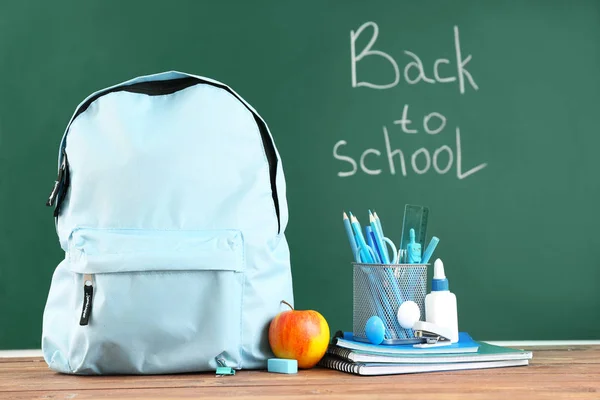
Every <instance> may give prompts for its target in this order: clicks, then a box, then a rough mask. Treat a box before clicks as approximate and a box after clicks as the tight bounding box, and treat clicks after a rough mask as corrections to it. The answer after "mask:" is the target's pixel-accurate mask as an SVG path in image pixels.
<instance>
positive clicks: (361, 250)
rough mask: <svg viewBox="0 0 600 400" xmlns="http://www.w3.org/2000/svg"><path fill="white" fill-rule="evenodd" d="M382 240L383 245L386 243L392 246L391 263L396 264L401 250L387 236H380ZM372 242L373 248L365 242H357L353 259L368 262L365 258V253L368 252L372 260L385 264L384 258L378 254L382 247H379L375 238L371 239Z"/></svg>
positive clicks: (381, 251) (381, 252) (380, 252)
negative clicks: (392, 256)
mask: <svg viewBox="0 0 600 400" xmlns="http://www.w3.org/2000/svg"><path fill="white" fill-rule="evenodd" d="M382 242H383V245H384V246H385V244H386V243H387V244H389V245H390V246H392V254H393V255H394V258H393V259H392V262H391V264H397V263H398V260H399V259H400V255H401V254H400V253H401V250H397V249H396V245H395V244H394V242H392V241H391V240H390V239H389V238H387V237H385V236H384V237H383V238H382ZM373 244H374V246H375V249H373V248H372V247H371V246H369V245H368V244H366V243H363V244H360V243H359V244H358V246H356V249H354V257H355V259H356V260H358V262H362V263H366V262H369V260H366V259H365V258H366V257H365V254H368V255H369V256H371V258H372V260H373V262H376V263H380V264H385V263H384V260H382V259H381V256H380V254H383V249H380V248H379V244H378V243H377V240H373Z"/></svg>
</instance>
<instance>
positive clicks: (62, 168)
mask: <svg viewBox="0 0 600 400" xmlns="http://www.w3.org/2000/svg"><path fill="white" fill-rule="evenodd" d="M66 160H67V158H66V157H65V152H64V150H63V159H62V163H61V164H60V168H59V169H58V177H57V178H56V181H54V187H53V188H52V192H50V196H48V200H47V201H46V206H48V207H52V206H53V205H54V203H55V202H56V198H57V197H58V190H59V189H60V184H61V183H62V181H63V179H64V177H65V170H66V169H67V161H66Z"/></svg>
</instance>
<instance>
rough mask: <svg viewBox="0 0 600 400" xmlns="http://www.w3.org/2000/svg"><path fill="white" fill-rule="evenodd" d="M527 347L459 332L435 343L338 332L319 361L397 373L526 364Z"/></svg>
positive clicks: (335, 366)
mask: <svg viewBox="0 0 600 400" xmlns="http://www.w3.org/2000/svg"><path fill="white" fill-rule="evenodd" d="M531 358H532V353H531V352H530V351H524V350H517V349H512V348H507V347H501V346H495V345H491V344H488V343H485V342H477V341H474V340H473V339H472V338H471V337H470V336H469V334H467V333H466V332H461V333H460V334H459V341H458V343H453V344H450V345H444V346H434V347H415V346H414V345H412V344H406V345H373V344H370V343H365V342H362V341H357V340H354V339H353V338H352V334H351V333H344V334H341V333H339V334H337V335H336V337H334V338H333V340H332V342H331V345H330V346H329V348H328V350H327V353H326V354H325V356H324V357H323V359H321V361H320V362H319V365H320V366H321V367H324V368H330V369H336V370H339V371H343V372H348V373H351V374H356V375H396V374H414V373H419V372H436V371H457V370H467V369H482V368H501V367H516V366H523V365H528V364H529V360H530V359H531Z"/></svg>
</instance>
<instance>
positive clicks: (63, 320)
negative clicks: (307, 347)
mask: <svg viewBox="0 0 600 400" xmlns="http://www.w3.org/2000/svg"><path fill="white" fill-rule="evenodd" d="M48 205H49V206H51V207H54V215H55V217H56V219H55V222H56V230H57V234H58V238H59V242H60V246H61V248H62V249H63V250H64V251H65V258H64V260H62V261H61V262H60V264H59V265H58V267H57V268H56V270H55V272H54V275H53V277H52V282H51V285H50V290H49V293H48V298H47V302H46V306H45V309H44V315H43V327H42V350H43V355H44V359H45V361H46V362H47V363H48V365H49V367H50V368H51V369H53V370H55V371H58V372H62V373H68V374H87V375H92V374H163V373H183V372H200V371H217V374H218V375H223V374H226V373H228V372H229V373H233V371H234V370H237V369H266V368H267V367H268V365H267V364H268V361H267V360H268V359H269V358H271V357H272V353H271V352H270V350H269V343H268V337H267V333H266V331H265V329H264V328H265V326H267V325H268V324H269V322H270V321H271V320H272V319H273V318H274V317H275V315H277V313H278V312H279V311H280V310H281V309H280V303H281V300H282V299H283V300H286V301H288V302H290V303H292V304H293V291H292V276H291V270H290V259H289V249H288V244H287V241H286V238H285V235H284V231H285V229H286V225H287V221H288V208H287V203H286V197H285V178H284V175H283V170H282V166H281V162H280V158H279V154H278V152H277V149H276V147H275V143H274V141H273V138H272V137H271V134H270V132H269V129H268V128H267V125H266V123H265V122H264V121H263V119H262V118H261V117H260V116H259V114H258V113H257V112H256V111H255V110H254V109H253V108H252V107H251V106H250V105H249V104H248V103H246V102H245V101H244V100H243V99H242V98H241V97H240V96H239V95H238V94H237V93H235V92H234V91H233V90H232V89H231V88H229V87H228V86H226V85H224V84H222V83H220V82H217V81H214V80H211V79H208V78H203V77H199V76H194V75H188V74H184V73H180V72H166V73H160V74H156V75H149V76H142V77H138V78H135V79H132V80H130V81H126V82H123V83H120V84H117V85H115V86H112V87H108V88H106V89H102V90H100V91H98V92H96V93H93V94H91V95H90V96H89V97H87V98H86V99H85V100H84V101H83V102H82V103H81V104H80V105H79V106H78V107H77V109H76V110H75V112H74V114H73V117H72V118H71V120H70V122H69V124H68V126H67V128H66V130H65V132H64V135H63V138H62V140H61V142H60V146H59V150H58V179H57V180H56V184H55V185H54V190H52V194H51V195H50V198H49V200H48Z"/></svg>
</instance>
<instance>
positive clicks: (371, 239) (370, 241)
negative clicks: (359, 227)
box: [365, 225, 381, 264]
mask: <svg viewBox="0 0 600 400" xmlns="http://www.w3.org/2000/svg"><path fill="white" fill-rule="evenodd" d="M365 232H366V234H367V244H368V245H369V247H370V248H372V249H373V250H374V252H375V260H374V261H375V262H376V263H378V264H381V253H380V252H379V249H378V248H377V246H375V244H376V242H375V236H374V235H375V234H374V233H373V229H372V228H371V226H370V225H367V226H365Z"/></svg>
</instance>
